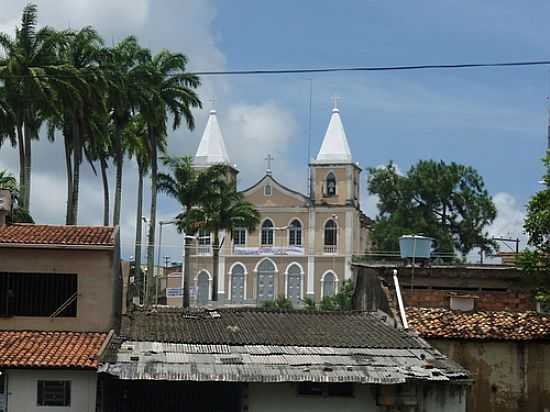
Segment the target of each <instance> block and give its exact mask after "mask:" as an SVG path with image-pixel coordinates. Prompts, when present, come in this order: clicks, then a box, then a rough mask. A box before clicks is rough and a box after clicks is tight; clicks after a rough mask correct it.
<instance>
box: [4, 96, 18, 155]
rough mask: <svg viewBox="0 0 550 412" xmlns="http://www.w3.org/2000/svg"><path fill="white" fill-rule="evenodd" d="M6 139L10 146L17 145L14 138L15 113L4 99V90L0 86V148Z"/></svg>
mask: <svg viewBox="0 0 550 412" xmlns="http://www.w3.org/2000/svg"><path fill="white" fill-rule="evenodd" d="M6 140H9V142H10V143H11V145H12V146H16V145H17V141H16V140H15V114H14V113H13V110H12V109H11V107H10V106H9V104H8V102H7V101H6V90H5V88H3V87H0V148H2V144H4V142H5V141H6Z"/></svg>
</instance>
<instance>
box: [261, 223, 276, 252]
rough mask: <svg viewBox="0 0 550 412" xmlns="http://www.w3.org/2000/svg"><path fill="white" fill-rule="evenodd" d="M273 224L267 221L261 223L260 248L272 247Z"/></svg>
mask: <svg viewBox="0 0 550 412" xmlns="http://www.w3.org/2000/svg"><path fill="white" fill-rule="evenodd" d="M273 231H274V228H273V222H272V221H271V220H269V219H267V220H266V221H264V223H262V235H261V236H262V239H261V241H262V246H272V245H273Z"/></svg>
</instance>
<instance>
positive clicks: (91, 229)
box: [0, 223, 114, 246]
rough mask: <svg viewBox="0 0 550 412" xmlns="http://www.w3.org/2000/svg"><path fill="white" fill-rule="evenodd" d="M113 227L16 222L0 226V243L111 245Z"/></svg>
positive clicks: (112, 241)
mask: <svg viewBox="0 0 550 412" xmlns="http://www.w3.org/2000/svg"><path fill="white" fill-rule="evenodd" d="M113 235H114V227H109V226H63V225H35V224H28V223H16V224H14V225H5V226H0V245H14V244H25V245H67V246H113V245H114V236H113Z"/></svg>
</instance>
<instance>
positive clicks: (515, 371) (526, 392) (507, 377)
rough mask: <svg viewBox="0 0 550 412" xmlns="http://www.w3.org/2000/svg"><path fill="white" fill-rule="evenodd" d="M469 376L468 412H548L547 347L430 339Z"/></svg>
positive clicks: (549, 347)
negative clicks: (471, 382) (470, 385)
mask: <svg viewBox="0 0 550 412" xmlns="http://www.w3.org/2000/svg"><path fill="white" fill-rule="evenodd" d="M428 342H429V343H430V344H432V345H433V346H435V347H436V348H437V349H439V350H440V351H442V352H443V353H445V354H446V355H448V356H449V358H451V359H453V360H455V361H456V362H458V363H460V364H461V365H462V366H463V367H465V368H466V369H467V370H469V371H470V372H471V373H472V378H473V379H474V383H473V385H472V388H471V390H470V392H469V394H468V396H467V411H468V412H523V411H541V412H542V411H547V410H550V343H544V342H536V341H531V342H517V341H471V340H470V341H468V340H455V339H432V340H428Z"/></svg>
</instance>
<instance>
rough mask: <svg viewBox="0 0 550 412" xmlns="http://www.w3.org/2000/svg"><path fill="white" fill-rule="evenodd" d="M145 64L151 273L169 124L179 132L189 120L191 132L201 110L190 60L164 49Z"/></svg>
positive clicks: (146, 57)
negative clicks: (161, 159)
mask: <svg viewBox="0 0 550 412" xmlns="http://www.w3.org/2000/svg"><path fill="white" fill-rule="evenodd" d="M142 57H143V60H142V61H141V64H142V66H143V69H144V72H145V73H146V74H147V85H146V91H147V99H145V100H143V101H142V102H141V104H140V111H141V114H142V115H143V118H144V120H145V122H146V124H147V138H146V143H147V146H148V148H149V158H150V161H151V205H150V213H149V223H150V224H149V235H148V242H149V243H148V246H147V269H148V271H147V273H148V274H149V276H152V275H153V271H154V268H155V229H156V224H157V191H158V190H157V175H158V164H157V158H158V152H159V151H161V152H163V151H164V150H165V148H166V134H167V124H168V121H169V120H170V119H171V120H172V129H173V130H175V129H177V128H178V127H179V126H180V125H181V123H182V121H185V123H186V126H187V128H188V129H190V130H192V129H193V128H194V127H195V120H194V118H193V114H192V112H191V109H192V108H200V107H201V102H200V100H199V98H198V96H197V94H196V93H195V89H196V88H197V87H199V85H200V81H199V78H198V77H197V76H195V75H193V74H190V73H187V72H186V65H187V58H186V57H185V56H184V55H183V54H180V53H171V52H169V51H168V50H161V51H160V52H159V53H158V54H156V55H154V56H152V57H151V56H150V55H143V56H142Z"/></svg>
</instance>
